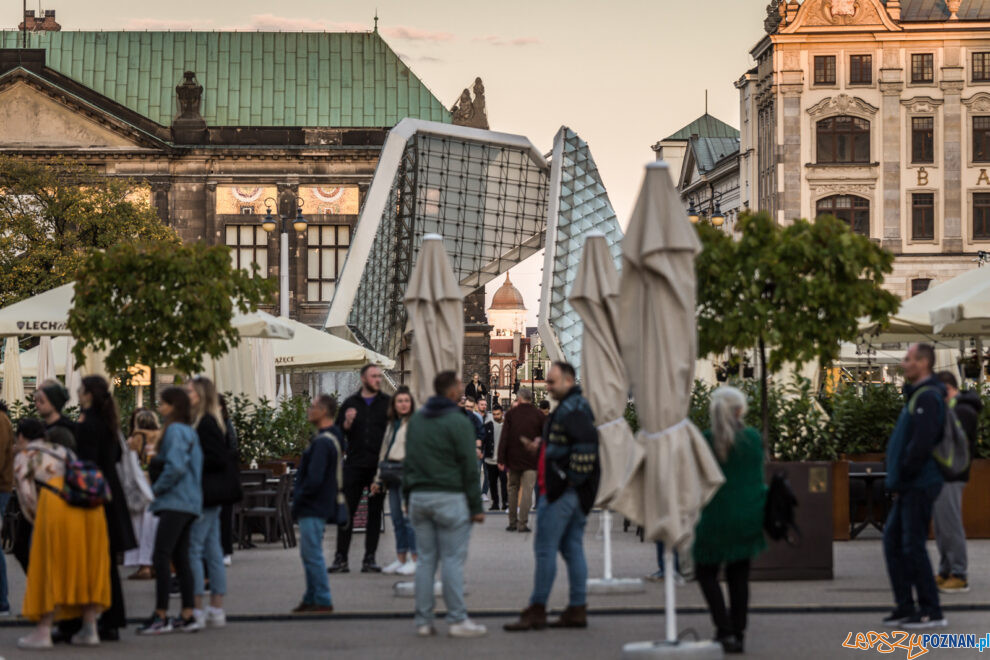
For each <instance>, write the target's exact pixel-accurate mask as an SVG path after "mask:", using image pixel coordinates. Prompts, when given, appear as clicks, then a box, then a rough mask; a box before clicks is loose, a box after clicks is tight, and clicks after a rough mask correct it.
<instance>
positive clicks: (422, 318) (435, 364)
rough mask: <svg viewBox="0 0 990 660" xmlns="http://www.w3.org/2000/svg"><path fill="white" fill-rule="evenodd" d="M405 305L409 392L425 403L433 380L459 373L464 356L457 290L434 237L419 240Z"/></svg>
mask: <svg viewBox="0 0 990 660" xmlns="http://www.w3.org/2000/svg"><path fill="white" fill-rule="evenodd" d="M405 305H406V310H407V311H408V312H409V326H410V327H411V328H412V332H413V342H412V393H413V396H414V397H415V398H416V401H420V402H425V401H426V399H428V398H429V397H430V396H432V395H433V378H434V377H435V376H436V375H437V374H438V373H440V372H441V371H447V370H453V371H456V372H457V373H460V372H461V365H462V363H463V356H464V303H463V297H462V295H461V287H460V286H458V284H457V278H456V277H454V271H453V269H452V268H451V267H450V261H449V260H448V259H447V250H446V249H445V248H444V244H443V238H442V237H441V236H439V235H438V234H427V235H426V236H424V237H423V244H422V247H421V248H420V252H419V258H418V259H417V260H416V266H415V267H414V268H413V272H412V275H411V276H410V277H409V285H408V286H407V287H406V296H405Z"/></svg>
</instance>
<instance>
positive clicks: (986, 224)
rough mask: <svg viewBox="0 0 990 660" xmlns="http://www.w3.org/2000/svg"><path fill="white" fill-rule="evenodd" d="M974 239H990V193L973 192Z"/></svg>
mask: <svg viewBox="0 0 990 660" xmlns="http://www.w3.org/2000/svg"><path fill="white" fill-rule="evenodd" d="M973 240H975V241H988V240H990V193H973Z"/></svg>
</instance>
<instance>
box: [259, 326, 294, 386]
mask: <svg viewBox="0 0 990 660" xmlns="http://www.w3.org/2000/svg"><path fill="white" fill-rule="evenodd" d="M293 323H295V321H293ZM298 337H299V333H298V332H296V335H295V337H293V338H292V339H291V340H290V341H294V340H295V339H296V338H298ZM249 341H250V342H251V348H252V357H253V359H254V375H255V387H256V388H257V389H258V398H260V399H267V400H268V401H274V400H275V383H276V381H275V378H276V376H275V347H274V346H273V345H272V344H273V342H272V340H271V339H251V340H249ZM278 343H279V344H283V343H285V342H284V341H280V342H278Z"/></svg>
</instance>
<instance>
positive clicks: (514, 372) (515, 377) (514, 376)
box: [509, 360, 523, 406]
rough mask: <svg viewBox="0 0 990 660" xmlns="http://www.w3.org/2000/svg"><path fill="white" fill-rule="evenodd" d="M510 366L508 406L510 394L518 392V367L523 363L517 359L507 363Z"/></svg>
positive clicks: (510, 399) (510, 400) (510, 404)
mask: <svg viewBox="0 0 990 660" xmlns="http://www.w3.org/2000/svg"><path fill="white" fill-rule="evenodd" d="M509 364H510V365H511V366H512V387H511V388H510V389H509V406H512V395H513V394H516V395H517V397H518V394H519V367H520V366H521V365H522V364H523V363H522V362H520V361H519V360H513V361H512V362H510V363H509Z"/></svg>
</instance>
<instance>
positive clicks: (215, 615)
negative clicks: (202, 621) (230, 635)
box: [206, 605, 227, 628]
mask: <svg viewBox="0 0 990 660" xmlns="http://www.w3.org/2000/svg"><path fill="white" fill-rule="evenodd" d="M206 625H207V626H209V627H210V628H223V627H224V626H226V625H227V613H226V612H224V611H223V609H222V608H220V607H213V606H212V605H211V606H210V607H208V608H206Z"/></svg>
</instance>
